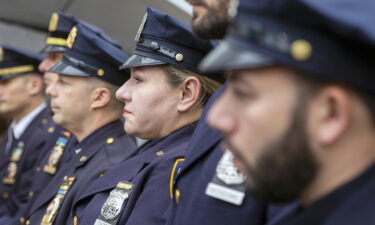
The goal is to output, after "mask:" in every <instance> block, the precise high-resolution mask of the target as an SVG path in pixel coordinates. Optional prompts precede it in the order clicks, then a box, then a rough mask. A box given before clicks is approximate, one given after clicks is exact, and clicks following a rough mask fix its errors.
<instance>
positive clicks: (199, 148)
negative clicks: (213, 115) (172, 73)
mask: <svg viewBox="0 0 375 225" xmlns="http://www.w3.org/2000/svg"><path fill="white" fill-rule="evenodd" d="M223 90H224V87H222V88H221V89H219V90H218V91H217V92H216V93H215V94H214V95H213V96H212V97H211V98H210V100H209V102H208V104H207V106H206V108H205V112H204V113H203V115H202V117H201V120H200V121H199V124H198V127H197V129H196V131H195V132H194V135H193V137H192V140H191V145H190V147H189V149H188V153H187V155H186V160H185V161H184V162H183V164H182V166H181V170H180V172H179V173H178V174H176V175H175V176H176V178H175V184H174V188H173V189H174V193H176V192H177V193H178V194H179V196H174V199H173V200H172V201H171V205H170V207H169V209H168V211H167V214H166V215H167V223H166V224H167V225H202V224H215V225H232V224H236V225H241V224H251V225H258V224H259V225H260V224H262V225H263V224H265V222H266V207H265V205H264V204H261V203H259V202H256V201H255V200H254V199H252V198H251V197H250V196H248V195H247V196H246V197H245V199H244V201H243V202H242V204H241V205H239V206H237V205H234V204H232V203H228V202H225V201H223V200H219V199H216V198H213V197H210V196H208V195H207V194H206V188H207V185H208V183H209V182H211V180H212V179H213V177H214V175H215V173H216V167H217V164H218V161H219V160H220V159H221V157H222V155H223V151H222V149H221V148H220V142H221V140H222V136H221V135H220V133H219V132H218V131H216V130H214V129H212V128H210V127H209V126H208V124H207V122H206V114H207V112H208V110H209V108H210V106H211V105H212V104H213V102H214V101H215V100H216V99H217V98H218V97H219V96H220V94H221V93H222V92H223Z"/></svg>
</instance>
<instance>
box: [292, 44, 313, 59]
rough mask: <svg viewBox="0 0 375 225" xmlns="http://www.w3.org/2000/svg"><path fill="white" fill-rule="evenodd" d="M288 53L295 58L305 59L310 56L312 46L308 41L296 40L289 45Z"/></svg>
mask: <svg viewBox="0 0 375 225" xmlns="http://www.w3.org/2000/svg"><path fill="white" fill-rule="evenodd" d="M290 54H291V55H292V56H293V58H294V59H295V60H298V61H305V60H307V59H309V58H310V57H311V54H312V46H311V44H310V43H309V42H308V41H305V40H301V39H300V40H296V41H294V42H293V43H292V45H291V46H290Z"/></svg>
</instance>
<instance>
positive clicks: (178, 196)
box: [174, 189, 181, 204]
mask: <svg viewBox="0 0 375 225" xmlns="http://www.w3.org/2000/svg"><path fill="white" fill-rule="evenodd" d="M174 196H175V198H176V203H177V204H178V203H180V197H181V192H180V190H179V189H176V190H175V192H174Z"/></svg>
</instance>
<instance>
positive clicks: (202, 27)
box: [192, 0, 230, 40]
mask: <svg viewBox="0 0 375 225" xmlns="http://www.w3.org/2000/svg"><path fill="white" fill-rule="evenodd" d="M229 1H230V0H218V1H217V5H216V6H214V7H212V6H209V5H207V4H206V3H205V2H204V1H203V0H197V2H199V3H200V4H201V5H202V6H203V7H205V8H206V9H207V12H206V14H205V15H203V16H202V18H201V19H200V21H195V20H196V19H197V18H198V15H197V14H196V13H193V20H192V28H193V31H194V33H195V34H196V35H197V36H198V37H199V38H201V39H203V40H209V39H222V38H223V37H224V35H225V33H226V30H227V27H228V26H229V21H230V17H229V14H228V7H229Z"/></svg>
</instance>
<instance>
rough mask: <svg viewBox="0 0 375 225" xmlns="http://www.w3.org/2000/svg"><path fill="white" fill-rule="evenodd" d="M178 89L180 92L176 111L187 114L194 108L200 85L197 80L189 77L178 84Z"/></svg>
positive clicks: (197, 99)
mask: <svg viewBox="0 0 375 225" xmlns="http://www.w3.org/2000/svg"><path fill="white" fill-rule="evenodd" d="M180 88H181V91H180V96H179V103H178V105H177V110H178V111H179V112H187V111H189V110H191V109H192V108H194V106H195V105H196V104H197V103H198V101H199V96H200V93H201V83H200V82H199V80H198V78H196V77H193V76H190V77H188V78H186V79H185V80H184V81H183V82H182V83H181V84H180Z"/></svg>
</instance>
